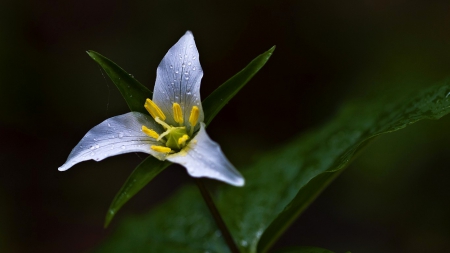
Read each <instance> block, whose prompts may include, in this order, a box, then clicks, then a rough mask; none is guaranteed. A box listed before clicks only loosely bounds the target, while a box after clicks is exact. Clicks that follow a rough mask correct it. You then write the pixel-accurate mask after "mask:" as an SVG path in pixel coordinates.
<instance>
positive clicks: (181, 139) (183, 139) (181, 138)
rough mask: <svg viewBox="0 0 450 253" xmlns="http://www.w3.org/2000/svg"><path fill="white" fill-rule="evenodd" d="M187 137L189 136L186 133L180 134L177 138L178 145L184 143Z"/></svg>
mask: <svg viewBox="0 0 450 253" xmlns="http://www.w3.org/2000/svg"><path fill="white" fill-rule="evenodd" d="M188 139H189V136H188V135H187V134H185V135H183V136H181V137H180V138H179V139H178V145H184V144H185V143H186V141H187V140H188Z"/></svg>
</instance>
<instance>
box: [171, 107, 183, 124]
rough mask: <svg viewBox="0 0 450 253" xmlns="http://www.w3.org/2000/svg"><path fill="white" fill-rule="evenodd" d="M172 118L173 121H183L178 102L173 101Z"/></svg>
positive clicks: (179, 122)
mask: <svg viewBox="0 0 450 253" xmlns="http://www.w3.org/2000/svg"><path fill="white" fill-rule="evenodd" d="M172 108H173V119H174V120H175V122H177V123H178V124H182V123H183V114H182V112H181V106H180V104H178V103H173V106H172Z"/></svg>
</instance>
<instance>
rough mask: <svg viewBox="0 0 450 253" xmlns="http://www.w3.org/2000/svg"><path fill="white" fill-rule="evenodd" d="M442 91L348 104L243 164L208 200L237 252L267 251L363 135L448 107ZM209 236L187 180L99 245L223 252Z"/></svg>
mask: <svg viewBox="0 0 450 253" xmlns="http://www.w3.org/2000/svg"><path fill="white" fill-rule="evenodd" d="M449 95H450V86H449V85H448V83H443V84H441V85H438V86H434V87H431V88H429V89H426V90H422V91H420V92H417V93H413V94H408V96H406V97H404V98H399V97H395V96H394V97H390V98H383V99H380V100H377V101H373V102H367V101H361V102H359V103H351V104H348V105H347V106H345V107H343V108H342V110H341V111H340V113H339V114H338V115H337V116H336V117H335V119H334V120H332V121H331V122H329V123H328V124H327V125H325V126H324V127H321V128H319V129H317V130H315V131H311V132H308V133H305V134H303V135H301V136H299V137H296V138H293V140H292V141H291V142H290V143H289V144H288V145H286V146H284V147H282V148H279V149H276V150H272V151H271V152H270V153H268V154H266V155H265V156H264V157H263V158H262V159H261V160H259V161H258V162H257V163H256V164H254V165H253V166H250V167H249V168H247V169H246V170H244V172H243V175H244V177H245V178H246V183H247V184H246V185H245V187H242V188H237V187H229V186H225V187H223V188H220V189H219V190H218V192H217V196H216V198H215V199H216V203H217V206H218V209H219V211H220V212H221V213H222V214H223V217H224V220H225V222H226V224H227V225H228V227H229V229H230V231H231V233H232V235H233V237H234V238H235V241H236V242H237V244H238V246H239V247H240V249H241V251H242V252H257V251H258V252H265V251H267V250H268V249H269V247H270V246H271V245H272V244H273V242H274V241H275V240H276V239H277V238H278V236H280V234H281V233H282V232H283V231H284V230H285V229H286V228H287V226H288V225H289V224H290V223H291V222H292V221H293V220H294V219H295V218H296V217H297V216H298V215H299V214H300V213H301V212H302V211H303V210H304V209H305V208H306V207H307V206H308V205H309V204H310V203H311V201H313V200H314V198H315V197H317V195H318V194H319V193H320V192H321V191H322V190H323V189H324V187H326V185H327V184H329V183H330V181H331V180H332V179H333V178H334V177H336V175H338V173H340V172H342V170H343V168H345V166H346V165H348V163H349V161H351V159H352V158H353V157H354V155H355V153H356V152H357V151H358V150H359V149H360V148H361V147H362V146H364V145H365V144H366V143H367V141H369V140H372V139H373V138H374V137H375V136H379V135H381V134H384V133H389V132H393V131H397V130H399V129H402V128H404V127H405V126H407V125H409V124H412V123H414V122H416V121H418V120H422V119H438V118H440V117H442V116H443V115H445V114H447V113H449V112H450V97H449ZM137 234H139V236H137ZM217 237H218V232H217V229H216V227H215V226H214V221H212V220H211V218H210V215H209V213H208V211H207V210H206V208H205V206H204V205H203V204H202V199H201V197H200V195H199V194H198V193H197V192H195V191H194V190H193V189H191V187H187V188H184V189H182V190H181V191H180V192H179V193H178V194H177V195H176V196H175V197H174V198H173V199H171V200H169V201H168V202H166V203H165V204H163V205H162V206H160V207H158V208H156V209H155V210H153V211H152V212H150V213H149V214H148V215H145V216H141V217H138V218H134V219H130V220H128V221H124V222H123V224H122V225H121V226H119V228H118V230H117V232H116V233H115V234H113V236H112V237H111V238H110V239H109V240H107V241H106V243H105V244H104V245H103V246H102V247H100V248H99V251H100V252H123V251H127V250H128V251H132V250H134V249H139V251H140V252H156V251H157V252H201V251H203V252H206V251H208V252H229V250H228V248H227V246H226V245H225V243H224V242H223V241H220V240H218V238H217ZM177 246H179V247H177ZM116 249H121V250H116Z"/></svg>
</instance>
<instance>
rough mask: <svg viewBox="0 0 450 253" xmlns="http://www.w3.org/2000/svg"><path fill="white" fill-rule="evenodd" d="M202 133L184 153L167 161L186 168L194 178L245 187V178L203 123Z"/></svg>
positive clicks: (170, 156) (172, 156) (200, 132)
mask: <svg viewBox="0 0 450 253" xmlns="http://www.w3.org/2000/svg"><path fill="white" fill-rule="evenodd" d="M200 125H201V128H200V131H199V132H198V133H197V135H196V136H195V137H194V139H193V140H191V142H189V144H188V146H186V147H185V148H184V149H183V150H182V151H180V152H178V153H176V154H173V155H169V156H168V157H167V160H169V161H171V162H174V163H178V164H181V165H183V166H184V167H186V169H187V171H188V173H189V174H190V175H191V176H193V177H209V178H213V179H217V180H220V181H223V182H226V183H229V184H231V185H235V186H243V185H244V178H243V177H242V175H241V174H240V173H239V172H238V171H237V170H236V169H235V168H234V167H233V165H232V164H231V163H230V162H229V161H228V160H227V158H226V157H225V155H224V154H223V153H222V150H221V149H220V146H219V145H218V144H217V143H216V142H214V141H212V140H211V139H210V138H209V136H208V135H207V134H206V131H205V124H204V123H203V122H202V123H201V124H200Z"/></svg>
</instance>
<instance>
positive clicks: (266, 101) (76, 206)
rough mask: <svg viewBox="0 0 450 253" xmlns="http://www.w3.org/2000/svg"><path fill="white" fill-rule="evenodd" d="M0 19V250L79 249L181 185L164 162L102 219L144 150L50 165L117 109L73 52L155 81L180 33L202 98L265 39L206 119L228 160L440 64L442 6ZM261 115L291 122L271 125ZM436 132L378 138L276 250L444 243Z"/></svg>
mask: <svg viewBox="0 0 450 253" xmlns="http://www.w3.org/2000/svg"><path fill="white" fill-rule="evenodd" d="M0 14H1V15H0V134H1V136H2V138H1V141H0V168H1V169H0V203H1V208H0V252H86V251H89V249H91V248H93V247H95V246H96V245H98V244H99V243H101V241H102V240H104V239H105V238H107V236H108V234H110V233H112V232H113V231H114V228H115V227H116V226H117V224H118V223H119V222H120V220H122V219H123V218H124V217H126V216H128V215H134V214H140V213H145V212H147V211H148V210H149V209H151V208H152V207H153V206H155V205H157V204H158V203H161V202H163V201H164V200H165V199H167V198H168V197H169V196H170V195H171V194H173V192H174V191H176V190H177V189H179V187H180V186H182V185H184V184H189V183H192V182H191V179H190V178H189V177H188V176H187V175H186V172H185V171H184V169H183V168H181V167H179V166H175V165H174V166H172V167H171V168H170V169H167V170H165V171H164V172H163V173H161V174H160V175H158V177H157V178H156V179H155V180H154V181H152V182H151V184H149V185H148V186H147V187H145V188H144V190H143V191H141V192H140V193H139V194H138V195H137V196H136V197H134V198H133V199H132V200H131V201H130V202H129V203H127V204H126V205H125V206H124V207H123V209H122V210H121V211H120V212H119V214H118V215H117V216H116V218H115V220H114V221H113V223H112V225H111V226H110V228H108V229H103V221H104V217H105V213H106V210H107V208H108V207H109V204H110V203H111V201H112V199H113V197H114V195H115V194H116V193H117V191H118V190H119V189H120V187H121V186H122V184H123V183H124V182H125V179H126V178H127V177H128V175H129V174H130V173H131V171H132V170H133V169H134V168H135V166H136V165H137V164H139V162H140V161H142V159H144V158H145V155H144V154H128V155H122V156H119V157H113V158H109V159H107V160H104V161H102V162H100V163H97V162H94V161H88V162H84V163H82V164H79V165H77V166H75V167H74V168H72V169H70V170H69V171H67V172H64V173H63V172H58V170H57V168H58V167H59V166H60V165H62V164H63V163H64V162H65V160H66V158H67V156H68V155H69V153H70V151H71V150H72V148H73V147H74V146H75V145H76V144H77V143H78V141H79V140H80V139H81V137H83V135H84V134H85V133H86V132H87V131H88V130H89V129H90V128H91V127H93V126H94V125H96V124H98V123H100V122H101V121H103V120H104V119H106V118H108V117H111V116H114V115H117V114H122V113H126V112H128V108H127V106H126V104H125V102H124V100H123V99H122V98H121V96H120V94H119V92H118V91H117V89H116V88H115V86H114V84H112V82H111V81H110V80H109V78H108V77H107V76H106V74H105V73H103V72H102V70H101V69H100V67H99V66H98V65H97V64H96V63H95V62H94V61H92V60H91V59H90V58H89V57H88V55H87V54H86V53H85V51H86V50H95V51H97V52H99V53H101V54H103V55H105V56H106V57H108V58H110V59H111V60H113V61H114V62H116V63H117V64H118V65H120V66H121V67H123V68H124V69H125V70H127V71H128V72H129V73H132V74H133V75H134V76H135V77H136V78H137V79H138V80H139V81H140V82H141V83H143V84H145V85H147V86H148V87H150V88H152V87H153V84H154V80H155V74H156V67H157V65H158V64H159V62H160V60H161V59H162V57H163V56H164V55H165V53H166V52H167V50H168V49H169V48H170V47H171V46H172V45H173V44H174V43H175V42H176V41H177V40H178V39H179V38H180V37H181V36H182V35H183V34H184V32H185V31H186V30H191V31H193V33H194V36H195V39H196V43H197V47H198V48H199V51H200V57H201V64H202V67H203V70H204V73H205V74H204V78H203V81H202V90H201V92H202V97H203V98H205V97H206V96H207V95H208V94H210V93H211V92H212V91H213V90H214V89H215V88H217V87H218V86H219V85H220V84H222V83H223V82H224V81H226V80H227V79H228V78H229V77H231V76H232V75H234V74H235V73H236V72H238V71H239V70H241V69H242V68H243V67H244V66H245V65H246V64H247V63H248V62H249V61H250V60H252V59H253V58H254V57H256V56H257V55H258V54H260V53H262V52H264V51H266V50H268V49H269V48H270V47H271V46H273V45H276V46H277V49H276V50H275V53H274V55H273V56H272V58H271V59H270V61H269V62H268V63H267V65H266V66H265V67H264V68H263V70H262V71H261V72H260V73H258V74H257V75H256V76H255V77H254V78H253V79H252V81H251V82H250V83H249V84H248V85H247V86H246V87H245V88H244V89H243V90H242V92H240V93H239V94H238V95H237V96H236V97H235V98H234V99H233V100H232V101H231V102H230V103H229V104H228V105H227V106H226V107H225V108H224V109H223V110H222V112H221V113H220V116H219V117H217V118H216V119H215V120H214V122H213V123H212V124H211V126H210V127H209V128H208V133H209V134H210V135H211V137H212V139H214V140H215V141H217V142H219V143H220V144H221V146H222V149H223V150H224V152H225V154H227V156H228V157H229V159H230V160H231V161H232V162H233V163H234V164H235V165H236V167H237V168H245V166H246V165H248V164H251V163H253V162H254V161H256V160H257V159H258V156H260V155H261V154H264V153H265V152H268V151H270V150H271V149H272V148H274V147H276V146H277V145H282V144H283V143H286V142H288V141H289V140H290V139H291V138H292V137H293V136H295V135H297V134H300V133H301V132H303V131H305V130H307V129H311V128H314V127H317V126H320V125H321V124H324V123H326V122H327V121H328V120H329V119H330V118H332V117H333V115H335V113H336V112H337V111H338V110H339V108H340V107H341V105H342V104H343V103H344V102H345V101H347V100H350V99H354V98H361V97H370V96H374V95H375V94H379V93H383V91H385V90H388V89H389V90H391V89H396V90H400V91H401V90H403V89H405V90H406V89H408V90H409V89H417V88H421V87H425V86H430V85H432V84H434V83H436V82H438V81H440V80H442V79H444V78H446V77H447V76H448V75H449V74H450V32H449V31H450V15H449V14H450V3H449V2H448V1H417V0H416V1H404V0H391V1H385V0H366V1H286V0H262V1H261V0H258V1H256V0H255V1H234V0H230V1H132V2H131V1H130V2H125V1H117V0H109V1H104V0H99V1H87V0H78V1H74V0H69V1H49V0H41V1H32V0H28V1H26V0H25V1H13V0H2V1H1V2H0ZM255 105H256V106H255ZM257 105H259V107H257ZM274 121H279V122H283V125H287V126H289V128H283V129H276V128H273V127H272V131H271V133H270V134H268V132H267V129H266V127H265V126H267V124H268V123H269V124H271V126H273V123H274ZM449 126H450V118H449V117H447V118H445V117H444V118H443V119H441V120H439V121H426V122H419V123H417V124H415V125H413V126H411V127H408V128H406V129H405V130H402V131H400V132H398V133H393V134H389V135H387V136H383V137H381V138H379V139H378V140H377V141H376V142H374V143H373V144H372V145H370V146H369V147H368V148H367V149H366V150H365V152H364V153H363V154H362V155H361V156H359V158H358V159H356V161H355V162H354V163H353V164H352V165H351V166H349V168H348V169H347V171H346V172H345V173H343V174H342V175H341V176H340V177H339V178H338V179H337V180H335V182H334V183H333V184H331V186H330V187H329V188H328V189H327V190H326V191H325V192H324V193H323V194H322V195H321V196H320V197H319V198H318V199H317V201H316V202H314V203H313V204H312V205H311V207H310V208H309V209H307V211H306V212H305V213H304V215H302V216H301V217H300V218H299V219H298V220H297V221H296V222H295V223H294V224H293V225H292V227H291V228H290V229H288V231H287V232H286V233H285V234H284V235H283V236H282V237H281V239H280V241H279V242H278V243H277V244H276V245H275V247H274V248H281V247H285V246H290V245H304V246H306V245H310V246H319V247H324V248H327V249H330V250H333V251H336V252H344V251H346V250H351V251H352V252H369V253H370V252H385V253H386V252H387V253H389V252H444V251H445V250H446V249H447V250H448V248H450V240H449V239H450V218H449V215H448V214H449V213H450V202H449V201H448V199H449V197H450V185H449V184H448V182H449V179H450V170H449V166H448V157H449V155H450V148H449V145H448V143H450V133H449V131H447V129H448V127H449ZM424 151H425V152H424ZM213 183H214V182H213Z"/></svg>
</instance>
